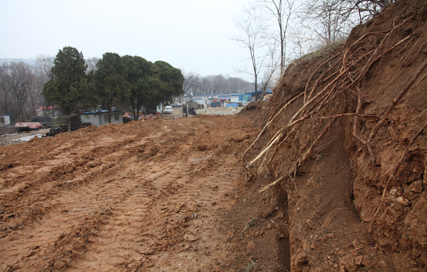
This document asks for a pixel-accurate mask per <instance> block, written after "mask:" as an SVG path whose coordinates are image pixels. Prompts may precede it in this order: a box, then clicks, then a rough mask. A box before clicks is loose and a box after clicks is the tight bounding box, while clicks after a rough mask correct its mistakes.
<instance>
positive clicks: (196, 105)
mask: <svg viewBox="0 0 427 272" xmlns="http://www.w3.org/2000/svg"><path fill="white" fill-rule="evenodd" d="M187 106H188V108H189V109H191V108H194V109H195V110H198V109H203V104H202V101H194V100H193V101H188V102H187V103H185V107H187Z"/></svg>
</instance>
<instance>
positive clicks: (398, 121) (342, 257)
mask: <svg viewBox="0 0 427 272" xmlns="http://www.w3.org/2000/svg"><path fill="white" fill-rule="evenodd" d="M426 21H427V6H426V1H397V3H396V4H393V5H391V6H389V7H388V8H387V9H386V10H385V11H384V12H383V13H381V14H379V15H378V16H376V17H375V18H373V19H372V20H370V21H369V22H367V23H366V24H364V25H361V26H358V27H356V28H355V29H353V31H352V32H351V35H350V37H349V38H348V40H347V41H346V44H345V45H342V46H340V47H338V48H335V49H334V50H332V49H331V50H325V52H324V54H322V55H321V56H316V54H312V55H311V56H306V57H305V58H303V59H301V60H299V61H297V62H296V64H294V65H292V66H290V67H289V68H288V69H287V71H286V74H285V76H284V77H283V78H282V81H281V83H280V84H279V86H278V87H277V88H276V89H275V91H274V96H273V98H272V101H271V103H270V104H269V108H270V113H269V119H268V122H267V123H266V126H265V128H264V130H263V132H262V133H261V134H260V135H259V137H258V139H259V140H258V141H257V144H258V145H259V146H258V147H257V146H253V147H252V148H251V149H250V150H249V151H248V153H247V154H246V156H245V160H244V161H245V164H246V165H247V169H248V173H249V175H251V176H253V178H252V179H253V180H255V181H256V182H257V184H262V185H264V186H266V187H262V188H260V191H264V190H267V191H266V192H268V190H274V191H276V192H277V194H279V195H283V197H284V198H286V199H287V204H288V207H287V209H288V211H287V213H286V214H287V216H288V217H289V219H288V221H287V223H288V225H287V227H288V228H289V230H288V231H289V238H290V241H289V242H290V259H291V261H290V264H291V268H292V271H308V270H310V271H332V270H334V269H336V270H338V269H341V270H340V271H344V270H343V269H345V270H346V271H356V270H363V269H368V270H375V271H425V270H426V269H427V268H426V266H427V248H426V247H427V244H426V242H427V213H426V212H425V211H426V210H427V198H426V197H427V195H426V191H425V189H426V178H425V171H426V170H425V169H426V165H427V160H426V143H427V138H426V134H427V128H426V126H427V95H426V86H427V78H426V75H427V68H426V66H427V34H426V32H425V30H426V29H427V22H426ZM317 55H318V54H317ZM268 184H269V185H268ZM267 185H268V186H267ZM270 187H272V188H271V189H268V188H270ZM266 192H264V194H265V193H266Z"/></svg>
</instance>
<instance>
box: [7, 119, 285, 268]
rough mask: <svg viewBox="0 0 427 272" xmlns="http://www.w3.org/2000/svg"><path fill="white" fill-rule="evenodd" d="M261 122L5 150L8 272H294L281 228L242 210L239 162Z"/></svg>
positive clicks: (97, 136)
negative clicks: (283, 252)
mask: <svg viewBox="0 0 427 272" xmlns="http://www.w3.org/2000/svg"><path fill="white" fill-rule="evenodd" d="M254 120H257V119H254ZM254 120H252V119H251V118H247V117H237V116H228V117H226V116H222V117H216V116H211V117H208V118H206V117H192V118H181V119H177V120H173V119H172V120H164V119H161V118H153V119H149V120H146V121H138V122H135V121H132V122H130V123H127V124H122V125H114V124H112V125H108V126H104V127H99V128H96V127H90V128H86V129H81V130H79V131H75V132H69V133H62V134H59V135H57V136H55V137H54V138H39V139H34V140H31V141H30V142H28V143H21V144H15V145H11V146H7V147H2V148H1V151H0V158H1V159H0V163H1V171H0V186H1V191H0V193H1V195H0V197H1V198H0V199H1V206H0V214H1V219H2V220H1V223H0V226H1V227H0V228H1V241H0V252H1V256H2V258H1V261H0V262H1V264H0V265H1V270H2V271H12V270H19V271H42V270H68V271H95V270H96V271H125V270H126V271H137V270H140V271H144V270H147V271H215V270H216V271H226V270H228V271H233V269H234V270H236V271H238V270H241V269H246V268H247V267H251V266H253V264H255V263H256V262H262V263H263V267H266V268H267V269H270V270H277V268H278V267H286V265H287V264H286V260H282V257H281V256H279V254H278V251H277V250H271V249H270V246H271V245H272V244H273V245H274V244H275V243H276V240H280V239H281V238H278V235H279V234H278V233H277V229H276V227H275V225H274V223H272V221H273V220H267V219H260V218H258V215H257V214H255V213H251V212H244V213H240V212H239V210H240V209H241V208H240V206H239V204H237V203H250V202H249V200H248V199H246V198H243V196H244V195H243V194H242V189H244V188H245V175H244V173H243V170H242V167H241V161H240V155H241V150H242V149H243V148H245V147H246V146H247V145H248V144H249V143H250V141H251V140H253V138H254V137H255V136H256V134H257V133H258V132H259V125H258V124H256V123H255V122H254ZM251 205H252V202H251ZM267 206H268V205H266V207H267ZM267 208H268V207H267ZM278 210H279V208H276V207H273V212H275V213H277V212H279V211H278ZM275 220H276V219H275ZM277 220H278V221H281V220H282V219H281V218H278V219H277ZM276 223H277V222H276ZM259 228H263V229H262V230H261V231H258V229H259ZM254 230H257V231H256V233H254ZM279 243H281V242H280V241H279ZM242 256H243V257H242ZM252 262H253V263H252Z"/></svg>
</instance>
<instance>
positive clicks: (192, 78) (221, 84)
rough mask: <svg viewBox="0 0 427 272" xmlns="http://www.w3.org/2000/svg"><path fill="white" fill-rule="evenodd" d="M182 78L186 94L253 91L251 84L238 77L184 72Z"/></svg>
mask: <svg viewBox="0 0 427 272" xmlns="http://www.w3.org/2000/svg"><path fill="white" fill-rule="evenodd" d="M184 78H185V79H184V93H185V94H187V95H199V94H220V93H224V94H231V93H248V92H253V85H252V84H251V83H250V82H248V81H246V80H243V79H241V78H238V77H224V76H223V75H216V76H204V77H203V76H200V75H198V74H196V73H185V74H184Z"/></svg>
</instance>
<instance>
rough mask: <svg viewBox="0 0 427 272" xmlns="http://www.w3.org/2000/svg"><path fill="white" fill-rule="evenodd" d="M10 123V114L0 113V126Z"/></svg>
mask: <svg viewBox="0 0 427 272" xmlns="http://www.w3.org/2000/svg"><path fill="white" fill-rule="evenodd" d="M9 125H10V114H0V127H5V126H9Z"/></svg>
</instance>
